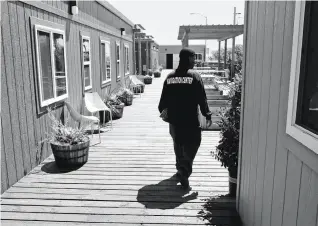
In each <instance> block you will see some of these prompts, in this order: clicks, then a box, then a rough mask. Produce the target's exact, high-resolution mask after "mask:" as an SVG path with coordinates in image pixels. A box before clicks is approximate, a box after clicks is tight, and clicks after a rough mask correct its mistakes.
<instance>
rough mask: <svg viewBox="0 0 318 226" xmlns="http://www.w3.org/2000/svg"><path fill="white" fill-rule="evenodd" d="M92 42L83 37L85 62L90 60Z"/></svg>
mask: <svg viewBox="0 0 318 226" xmlns="http://www.w3.org/2000/svg"><path fill="white" fill-rule="evenodd" d="M89 53H90V44H89V40H88V39H85V38H84V39H83V57H84V62H87V61H89V60H90V56H89Z"/></svg>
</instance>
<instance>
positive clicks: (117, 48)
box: [116, 45, 120, 60]
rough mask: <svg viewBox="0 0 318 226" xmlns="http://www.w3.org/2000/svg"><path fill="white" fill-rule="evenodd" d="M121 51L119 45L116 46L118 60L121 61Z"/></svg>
mask: <svg viewBox="0 0 318 226" xmlns="http://www.w3.org/2000/svg"><path fill="white" fill-rule="evenodd" d="M119 51H120V49H119V45H116V59H117V60H120V58H119Z"/></svg>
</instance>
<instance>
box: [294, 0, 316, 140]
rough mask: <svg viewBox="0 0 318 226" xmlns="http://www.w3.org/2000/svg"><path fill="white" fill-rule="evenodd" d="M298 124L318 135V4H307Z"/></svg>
mask: <svg viewBox="0 0 318 226" xmlns="http://www.w3.org/2000/svg"><path fill="white" fill-rule="evenodd" d="M304 24H305V26H304V35H303V49H302V59H301V71H300V78H299V79H300V80H299V96H298V104H297V116H296V123H297V124H299V125H301V126H302V127H304V128H306V129H308V130H310V131H311V132H313V133H316V134H318V76H317V71H318V63H317V62H318V42H317V40H318V30H317V27H318V2H307V3H306V13H305V23H304Z"/></svg>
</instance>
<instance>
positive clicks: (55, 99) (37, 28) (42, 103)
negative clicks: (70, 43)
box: [34, 24, 68, 107]
mask: <svg viewBox="0 0 318 226" xmlns="http://www.w3.org/2000/svg"><path fill="white" fill-rule="evenodd" d="M34 28H35V29H34V31H35V43H36V44H35V51H36V61H37V72H38V82H39V90H40V93H39V94H40V106H41V107H45V106H49V105H50V104H53V103H56V102H58V101H61V100H64V99H67V98H68V76H67V60H66V59H67V57H66V42H65V38H66V37H65V31H64V30H60V29H56V28H52V27H48V26H43V25H39V24H36V25H34ZM38 31H43V32H47V33H49V34H50V49H51V65H52V80H53V94H54V97H53V98H51V99H48V100H43V95H42V94H43V90H42V86H41V82H42V75H41V68H40V55H39V46H38V44H39V41H38V34H37V33H38ZM53 33H56V34H61V35H63V40H64V61H65V63H64V65H65V78H66V94H64V95H62V96H59V97H57V96H56V75H55V59H54V52H53Z"/></svg>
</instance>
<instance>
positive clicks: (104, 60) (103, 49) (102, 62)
mask: <svg viewBox="0 0 318 226" xmlns="http://www.w3.org/2000/svg"><path fill="white" fill-rule="evenodd" d="M105 51H106V49H105V43H102V44H101V71H102V81H105V80H106V59H105Z"/></svg>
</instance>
